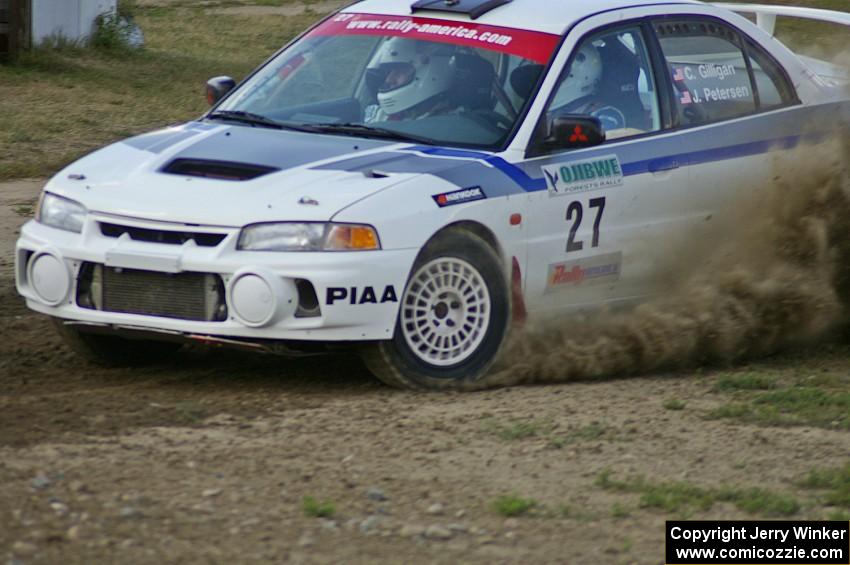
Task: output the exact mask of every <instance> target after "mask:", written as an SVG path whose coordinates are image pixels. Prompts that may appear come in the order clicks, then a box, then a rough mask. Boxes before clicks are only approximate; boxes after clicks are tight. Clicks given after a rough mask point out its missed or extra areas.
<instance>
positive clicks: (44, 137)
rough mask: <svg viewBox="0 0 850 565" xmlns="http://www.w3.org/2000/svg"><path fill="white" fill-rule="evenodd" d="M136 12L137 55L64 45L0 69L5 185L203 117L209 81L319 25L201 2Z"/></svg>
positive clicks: (242, 69) (239, 70)
mask: <svg viewBox="0 0 850 565" xmlns="http://www.w3.org/2000/svg"><path fill="white" fill-rule="evenodd" d="M282 3H283V2H281V4H282ZM231 4H234V3H231ZM133 11H134V15H135V21H136V22H137V23H138V24H139V25H140V26H141V27H142V29H143V31H144V33H145V41H146V44H145V48H144V49H142V50H140V51H128V50H120V49H119V50H113V49H94V48H85V47H81V46H78V45H64V46H63V47H62V48H61V49H58V50H53V49H36V50H34V51H33V52H31V53H26V54H23V55H22V56H21V58H20V59H19V60H18V61H17V62H15V63H14V64H8V65H0V180H3V179H10V178H20V177H37V176H46V175H50V174H53V173H55V172H56V171H57V170H58V169H60V168H62V167H63V166H65V165H66V164H68V163H69V162H71V161H73V160H75V159H77V158H79V157H81V156H82V155H84V154H86V153H89V152H90V151H92V150H94V149H96V148H98V147H101V146H103V145H105V144H107V143H109V142H112V141H116V140H118V139H122V138H125V137H127V136H130V135H134V134H137V133H141V132H144V131H149V130H152V129H156V128H159V127H163V126H166V125H169V124H172V123H177V122H183V121H187V120H191V119H193V118H195V117H197V116H198V115H200V114H201V113H202V112H203V111H204V109H205V108H206V102H205V100H204V96H203V85H204V84H205V82H206V80H207V79H208V78H209V77H211V76H217V75H230V76H233V77H234V78H237V79H240V78H242V77H244V76H245V75H246V74H247V73H248V72H249V71H250V70H251V69H253V68H254V67H256V66H257V65H258V64H259V63H261V62H262V61H263V60H264V59H265V58H267V57H268V56H269V55H271V54H272V53H273V52H274V51H275V50H276V49H278V48H279V47H280V46H282V45H283V44H284V43H286V42H287V41H288V40H289V39H290V38H292V37H293V36H294V35H296V34H297V33H299V32H300V31H302V30H303V29H304V28H305V27H307V26H308V25H309V24H310V23H312V22H313V21H315V20H316V18H317V15H316V14H315V13H312V14H310V13H308V14H305V15H302V16H292V17H283V16H274V15H272V16H269V15H266V16H232V15H229V16H227V17H221V16H220V15H217V14H215V13H214V12H213V11H212V10H210V9H209V8H208V7H203V6H200V5H199V4H198V3H197V2H194V3H189V2H183V3H177V4H175V5H168V6H136V7H135V8H134V10H133Z"/></svg>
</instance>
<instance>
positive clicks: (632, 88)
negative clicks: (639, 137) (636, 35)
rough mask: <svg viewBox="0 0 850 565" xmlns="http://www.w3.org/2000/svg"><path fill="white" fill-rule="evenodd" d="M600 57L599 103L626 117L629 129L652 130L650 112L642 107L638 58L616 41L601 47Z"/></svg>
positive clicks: (610, 41) (607, 42)
mask: <svg viewBox="0 0 850 565" xmlns="http://www.w3.org/2000/svg"><path fill="white" fill-rule="evenodd" d="M599 56H600V57H601V58H602V78H601V80H600V83H599V98H600V102H602V103H604V104H606V105H608V106H613V107H614V108H617V109H618V110H620V112H622V113H623V115H624V116H625V118H626V127H628V128H632V129H638V130H644V131H648V130H650V129H652V120H651V117H650V113H649V112H648V111H647V110H646V108H644V107H643V102H641V99H640V92H639V91H638V79H639V78H640V65H639V64H638V61H637V56H636V55H635V54H633V53H632V52H631V51H629V49H628V48H627V47H626V46H625V45H623V44H622V43H620V42H619V41H616V40H613V39H611V40H608V41H606V42H605V45H604V46H601V47H599Z"/></svg>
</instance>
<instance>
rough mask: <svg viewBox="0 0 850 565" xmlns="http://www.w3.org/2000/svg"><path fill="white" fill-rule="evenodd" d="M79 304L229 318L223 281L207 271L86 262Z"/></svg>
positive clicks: (143, 312)
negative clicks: (169, 270)
mask: <svg viewBox="0 0 850 565" xmlns="http://www.w3.org/2000/svg"><path fill="white" fill-rule="evenodd" d="M77 304H78V305H79V306H81V307H83V308H89V309H94V310H101V311H104V312H121V313H125V314H141V315H144V316H159V317H162V318H176V319H180V320H191V321H199V322H217V321H223V320H226V319H227V306H226V304H225V299H224V283H223V282H222V280H221V277H219V276H218V275H213V274H208V273H176V274H170V273H157V272H153V271H140V270H135V269H117V268H112V267H104V266H102V265H94V264H91V263H87V264H85V265H84V266H83V268H82V269H81V270H80V275H79V277H78V285H77Z"/></svg>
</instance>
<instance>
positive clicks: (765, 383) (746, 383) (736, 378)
mask: <svg viewBox="0 0 850 565" xmlns="http://www.w3.org/2000/svg"><path fill="white" fill-rule="evenodd" d="M777 386H778V385H777V381H776V378H775V377H773V376H770V375H764V374H760V373H741V374H726V375H721V376H720V378H719V379H718V380H717V383H715V385H714V391H715V392H733V391H737V390H772V389H775V388H776V387H777Z"/></svg>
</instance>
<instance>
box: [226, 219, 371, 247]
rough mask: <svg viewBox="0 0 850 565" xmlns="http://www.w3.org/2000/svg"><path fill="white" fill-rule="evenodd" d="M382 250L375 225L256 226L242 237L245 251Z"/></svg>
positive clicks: (245, 229)
mask: <svg viewBox="0 0 850 565" xmlns="http://www.w3.org/2000/svg"><path fill="white" fill-rule="evenodd" d="M380 248H381V243H380V241H379V240H378V233H377V232H376V231H375V228H373V227H372V226H365V225H360V224H330V223H324V222H322V223H320V222H311V223H296V222H281V223H275V224H254V225H252V226H247V227H245V228H244V229H243V230H242V233H241V234H239V245H238V249H241V250H243V251H374V250H376V249H380Z"/></svg>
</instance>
